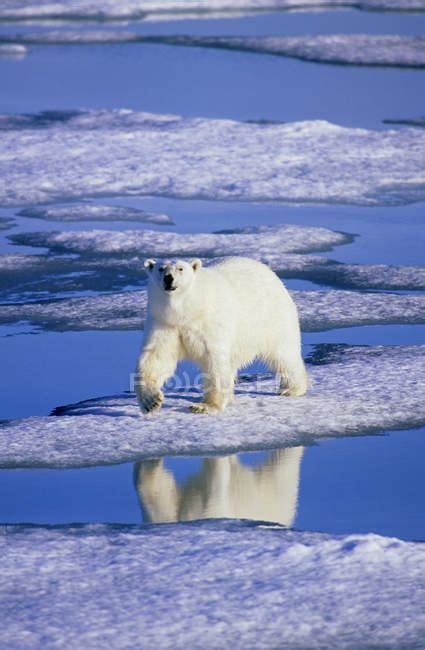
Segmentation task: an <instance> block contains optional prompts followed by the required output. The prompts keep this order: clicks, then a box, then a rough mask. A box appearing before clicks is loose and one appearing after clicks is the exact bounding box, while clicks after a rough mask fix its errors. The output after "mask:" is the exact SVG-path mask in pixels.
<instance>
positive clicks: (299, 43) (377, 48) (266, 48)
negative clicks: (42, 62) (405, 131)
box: [3, 31, 425, 68]
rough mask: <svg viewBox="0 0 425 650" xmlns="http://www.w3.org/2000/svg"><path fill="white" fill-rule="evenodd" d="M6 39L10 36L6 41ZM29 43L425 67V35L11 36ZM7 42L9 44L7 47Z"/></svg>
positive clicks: (73, 33)
mask: <svg viewBox="0 0 425 650" xmlns="http://www.w3.org/2000/svg"><path fill="white" fill-rule="evenodd" d="M6 38H9V37H4V38H3V42H4V41H5V39H6ZM12 38H13V41H14V42H20V43H22V44H23V45H29V44H44V45H48V44H61V45H83V44H99V43H159V44H165V45H179V46H183V47H208V48H213V49H225V50H237V51H240V52H256V53H258V54H273V55H278V56H289V57H295V58H298V59H303V60H306V61H315V62H320V63H336V64H342V65H367V66H397V67H413V68H422V67H424V66H425V37H421V36H397V35H382V34H381V35H372V34H331V35H316V36H257V37H253V36H251V37H250V36H183V35H182V36H180V35H177V36H146V35H141V34H135V33H134V32H123V31H120V32H112V31H91V32H90V31H84V32H81V31H57V32H43V33H37V34H22V35H19V36H13V37H10V40H12ZM5 46H6V45H5Z"/></svg>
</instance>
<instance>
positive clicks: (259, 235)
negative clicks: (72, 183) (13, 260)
mask: <svg viewBox="0 0 425 650" xmlns="http://www.w3.org/2000/svg"><path fill="white" fill-rule="evenodd" d="M352 239H353V238H352V236H350V235H346V234H345V233H340V232H335V231H334V230H329V228H321V227H318V226H297V225H292V224H282V225H279V226H257V227H252V228H249V227H248V228H239V229H237V230H233V231H222V232H221V233H175V232H169V231H168V232H167V231H166V232H163V231H156V230H125V231H112V230H95V229H93V230H82V231H71V232H70V231H62V232H35V233H22V234H21V235H17V236H16V237H14V238H12V240H13V241H16V242H19V243H22V244H25V245H29V246H43V247H48V248H50V249H51V250H54V251H61V252H67V253H79V254H92V255H98V254H116V253H124V254H129V253H130V254H132V255H135V254H143V255H158V256H162V257H164V256H168V257H172V256H176V255H178V256H184V255H196V256H198V257H221V256H224V255H242V256H246V257H249V256H250V255H254V254H256V255H257V256H261V255H262V254H263V253H264V254H266V255H267V254H269V253H270V252H271V251H276V249H278V250H279V251H280V252H281V253H307V252H311V251H320V250H326V249H329V248H331V247H332V246H336V245H340V244H347V243H349V242H351V241H352Z"/></svg>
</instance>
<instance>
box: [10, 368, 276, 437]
mask: <svg viewBox="0 0 425 650" xmlns="http://www.w3.org/2000/svg"><path fill="white" fill-rule="evenodd" d="M256 379H258V377H249V378H247V377H245V376H244V377H243V381H244V383H249V384H250V385H249V388H248V387H246V386H245V387H244V388H237V384H236V387H235V396H236V397H237V396H238V395H239V396H250V397H256V396H259V397H260V396H261V397H276V392H274V391H273V390H272V389H271V390H264V388H260V387H257V388H254V385H253V383H254V381H255V380H256ZM202 395H203V391H202V389H200V388H197V387H192V388H190V389H189V388H186V387H182V388H177V387H174V388H172V389H171V390H170V391H167V390H165V397H164V402H163V404H162V407H161V410H162V411H163V412H164V411H165V412H166V411H169V410H172V411H175V412H182V413H187V412H188V407H189V405H191V404H196V403H197V402H200V401H201V400H202ZM50 415H51V416H52V417H64V416H74V417H78V416H83V415H96V416H104V417H114V418H119V417H125V418H133V419H139V418H140V410H139V407H138V405H137V402H136V396H135V393H134V392H131V391H125V392H124V393H121V394H117V395H110V396H107V397H95V398H92V399H88V400H83V401H81V402H76V403H75V404H65V405H61V406H57V407H56V408H54V409H53V410H52V411H51V413H50ZM1 424H2V421H0V426H1Z"/></svg>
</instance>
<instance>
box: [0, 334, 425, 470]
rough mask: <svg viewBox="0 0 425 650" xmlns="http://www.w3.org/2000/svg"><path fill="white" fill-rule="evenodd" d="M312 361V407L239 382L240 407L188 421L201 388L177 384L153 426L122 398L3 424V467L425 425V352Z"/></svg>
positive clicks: (262, 384)
mask: <svg viewBox="0 0 425 650" xmlns="http://www.w3.org/2000/svg"><path fill="white" fill-rule="evenodd" d="M313 361H314V364H313V365H309V373H310V375H311V378H312V381H313V386H312V388H310V390H309V392H308V394H307V395H306V396H305V397H300V398H293V399H291V398H283V397H280V396H279V395H277V394H276V389H277V384H276V381H275V379H273V378H268V377H264V378H263V377H246V378H243V377H242V378H241V381H240V383H238V384H237V388H236V399H235V402H234V403H233V404H232V405H231V406H229V407H228V408H227V409H226V410H225V411H224V412H223V413H221V414H219V415H208V416H203V415H200V416H198V415H194V414H192V413H190V412H189V406H190V404H192V403H193V402H194V401H197V400H199V399H200V397H201V391H200V387H199V386H198V385H196V386H195V387H190V386H186V385H185V383H186V379H185V377H182V378H179V377H178V376H177V377H176V378H175V379H174V380H173V381H172V382H171V383H170V384H169V387H168V389H167V391H166V399H165V401H164V405H163V407H162V408H161V410H160V411H159V412H158V413H157V414H155V415H153V416H152V415H151V416H144V415H141V414H140V411H139V408H138V406H137V403H136V399H135V397H134V395H133V394H122V395H115V396H111V397H104V398H99V399H92V400H88V401H86V402H81V403H78V404H75V405H72V406H70V407H62V408H60V409H58V410H57V411H56V414H57V415H56V416H46V417H30V418H26V419H23V420H14V421H10V422H6V423H3V424H2V425H1V426H0V466H1V467H79V466H86V465H87V466H88V465H99V464H112V463H119V462H124V461H129V460H141V459H145V458H157V457H160V456H163V455H170V454H171V455H178V454H181V455H187V454H195V455H208V454H211V453H228V452H236V451H239V450H254V449H272V448H280V447H282V446H299V445H303V444H306V443H309V442H313V441H314V440H316V439H318V438H322V437H329V436H341V435H355V434H358V435H360V434H370V433H375V432H380V431H389V430H395V429H405V428H414V427H418V426H421V425H423V424H424V423H425V400H424V399H423V395H424V389H425V383H424V377H425V346H394V347H378V348H367V347H358V348H356V347H349V346H318V348H317V349H316V353H315V355H314V356H313Z"/></svg>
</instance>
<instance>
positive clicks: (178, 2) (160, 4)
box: [0, 0, 424, 22]
mask: <svg viewBox="0 0 425 650" xmlns="http://www.w3.org/2000/svg"><path fill="white" fill-rule="evenodd" d="M343 8H349V9H353V8H354V9H359V10H364V11H385V10H387V11H418V12H419V11H424V4H423V0H232V1H230V0H156V1H155V0H143V1H142V0H125V1H123V0H122V1H121V2H120V3H119V5H117V3H116V2H115V1H114V0H62V1H58V2H53V1H52V0H40V1H38V2H28V1H27V0H3V2H2V5H1V7H0V20H8V21H11V20H15V21H19V20H33V21H34V20H58V19H59V20H61V21H64V20H69V21H72V22H76V21H77V22H80V21H84V20H91V21H105V20H111V21H113V20H130V19H133V20H137V19H147V20H149V19H150V20H161V19H166V20H170V19H179V18H181V19H182V18H193V17H196V18H213V17H222V16H226V15H230V16H234V15H241V14H242V15H243V14H245V13H252V12H258V11H263V12H264V11H284V10H291V9H292V10H297V9H298V10H303V11H308V10H310V9H325V10H327V11H329V10H331V9H343Z"/></svg>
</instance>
